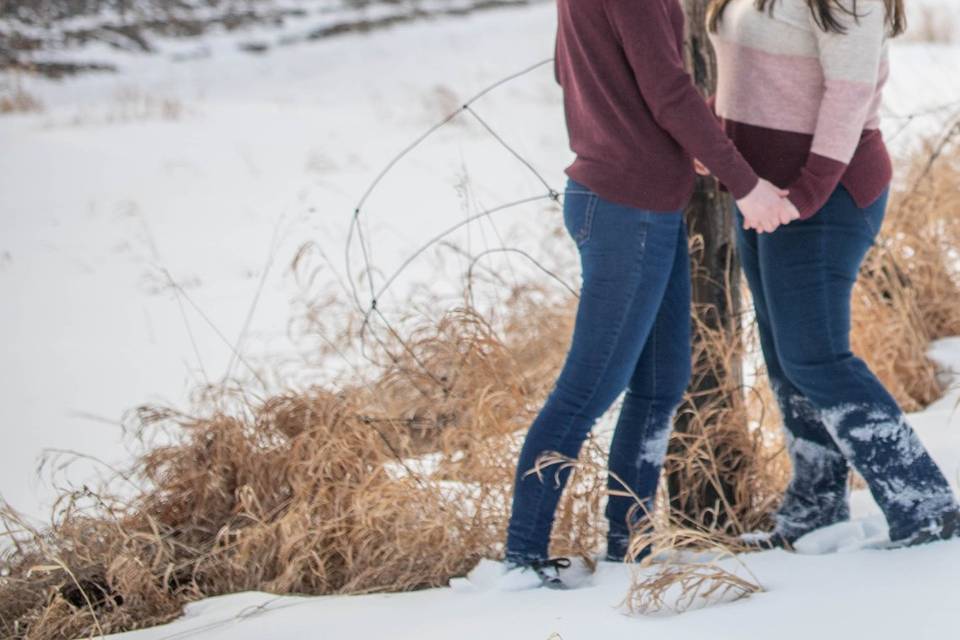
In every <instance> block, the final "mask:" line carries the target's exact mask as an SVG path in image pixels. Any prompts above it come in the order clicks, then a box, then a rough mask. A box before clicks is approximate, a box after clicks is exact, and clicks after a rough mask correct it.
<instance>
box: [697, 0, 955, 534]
mask: <svg viewBox="0 0 960 640" xmlns="http://www.w3.org/2000/svg"><path fill="white" fill-rule="evenodd" d="M709 9H710V10H709V12H708V26H709V30H710V31H711V33H712V38H711V39H712V42H713V46H714V49H715V50H716V54H717V63H718V86H717V94H716V99H715V110H716V114H717V115H718V116H719V117H720V118H721V119H722V121H723V123H724V126H725V128H726V131H727V133H728V134H729V135H730V137H731V138H732V139H733V140H734V142H735V143H736V145H737V147H738V148H739V149H740V152H741V153H742V154H743V156H744V157H745V158H746V160H747V162H748V163H750V165H751V166H752V168H753V169H754V170H755V171H756V172H757V173H758V174H759V175H760V176H762V177H764V178H766V179H768V180H770V181H772V182H773V183H775V184H777V185H780V186H782V187H785V188H786V189H788V190H789V196H788V198H789V200H790V201H791V203H792V204H793V205H794V206H795V207H796V209H797V211H798V213H799V215H800V218H801V220H799V221H797V222H794V223H792V224H790V225H788V226H785V227H781V228H780V229H778V230H777V231H776V232H775V233H772V234H766V235H758V234H757V233H755V232H754V231H752V230H749V229H738V233H737V236H738V237H737V242H738V247H739V249H740V255H741V263H742V265H743V269H744V272H745V274H746V276H747V280H748V283H749V285H750V289H751V292H752V294H753V302H754V306H755V309H756V316H757V323H758V327H759V334H760V342H761V346H762V349H763V354H764V358H765V360H766V364H767V371H768V375H769V377H770V382H771V386H772V387H773V391H774V393H775V395H776V397H777V401H778V403H779V405H780V409H781V414H782V417H783V422H784V427H785V429H786V435H787V445H788V452H789V454H790V457H791V460H792V463H793V477H792V479H791V482H790V484H789V486H788V488H787V491H786V495H785V496H784V500H783V504H782V505H781V507H780V509H779V511H778V513H777V514H776V518H775V523H776V524H775V527H774V529H773V531H771V532H767V533H765V534H763V535H759V536H757V535H752V536H750V539H751V540H753V541H755V542H760V543H762V544H764V545H775V546H785V547H789V546H791V545H792V544H793V543H794V542H795V541H796V540H798V539H799V538H800V537H802V536H803V535H805V534H807V533H810V532H812V531H814V530H815V529H818V528H821V527H825V526H829V525H832V524H835V523H837V522H840V521H843V520H846V519H848V518H849V516H850V509H849V505H848V500H847V487H848V475H849V467H851V466H852V467H853V468H855V469H856V470H857V471H858V472H860V474H861V476H862V477H863V478H864V479H865V480H866V482H867V484H868V486H869V488H870V491H871V492H872V493H873V497H874V498H875V499H876V502H877V504H878V505H879V506H880V508H881V510H882V511H883V513H884V515H885V516H886V519H887V522H888V524H889V526H890V540H891V541H892V542H893V543H895V544H896V545H898V546H899V545H914V544H920V543H924V542H930V541H933V540H938V539H945V538H950V537H954V536H957V535H960V505H958V503H957V499H956V497H955V496H954V494H953V492H952V490H951V488H950V485H949V483H948V482H947V480H946V478H945V477H944V475H943V473H942V472H941V470H940V469H939V468H938V467H937V465H936V463H935V462H934V461H933V460H932V458H931V457H930V455H929V454H928V453H927V451H926V449H925V448H924V446H923V444H922V443H921V442H920V440H919V439H918V438H917V436H916V434H915V433H914V432H913V430H912V429H911V428H910V425H909V424H907V422H906V420H905V419H904V415H903V412H902V411H901V409H900V407H899V406H898V405H897V403H896V401H895V400H894V399H893V397H892V396H891V395H890V394H889V393H888V392H887V390H886V389H884V387H883V385H882V384H881V383H880V381H879V380H878V379H877V378H876V376H875V375H874V374H873V373H872V372H871V371H870V369H869V368H868V367H867V365H866V364H865V363H864V362H863V361H862V360H861V359H859V358H857V357H856V356H854V355H853V354H852V353H851V351H850V323H851V318H850V306H851V305H850V299H851V294H852V288H853V285H854V282H855V281H856V278H857V274H858V272H859V269H860V264H861V262H862V261H863V258H864V256H865V255H866V253H867V251H868V250H869V248H870V246H871V245H872V244H873V242H874V240H875V238H876V236H877V233H878V232H879V230H880V226H881V225H882V223H883V217H884V211H885V208H886V201H887V192H888V188H889V183H890V179H891V173H892V171H891V163H890V157H889V155H888V154H887V150H886V148H885V146H884V143H883V136H882V134H881V132H880V116H879V113H880V103H881V94H882V90H883V86H884V83H885V82H886V79H887V75H888V72H889V64H888V59H887V47H888V40H889V38H890V37H891V36H893V35H897V34H898V33H899V32H900V31H902V30H903V28H904V20H903V5H902V0H859V1H858V0H713V2H712V4H711V6H710V8H709Z"/></svg>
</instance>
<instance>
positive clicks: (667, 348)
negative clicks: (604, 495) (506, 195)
mask: <svg viewBox="0 0 960 640" xmlns="http://www.w3.org/2000/svg"><path fill="white" fill-rule="evenodd" d="M563 216H564V223H565V225H566V227H567V231H568V232H569V233H570V235H571V237H572V238H573V239H574V241H575V242H576V244H577V247H578V249H579V252H580V262H581V269H582V275H583V286H582V289H581V294H580V304H579V307H578V309H577V317H576V324H575V327H574V332H573V343H572V345H571V347H570V351H569V353H568V354H567V358H566V362H565V364H564V366H563V369H562V371H561V373H560V376H559V378H558V380H557V382H556V385H555V386H554V388H553V390H552V392H551V393H550V396H549V398H548V399H547V402H546V404H545V405H544V407H543V409H542V410H541V411H540V414H539V415H538V416H537V418H536V420H534V422H533V425H532V426H531V427H530V430H529V432H528V433H527V437H526V441H525V442H524V444H523V449H522V451H521V453H520V459H519V462H518V465H517V476H516V485H515V490H514V495H513V511H512V514H511V517H510V524H509V527H508V532H507V549H506V556H507V560H509V561H513V562H517V563H526V562H530V561H537V560H544V559H546V558H547V554H548V547H549V542H550V531H551V528H552V526H553V520H554V514H555V511H556V508H557V502H558V501H559V499H560V494H561V492H562V490H563V486H564V484H565V482H566V480H567V476H568V473H567V472H560V473H557V470H556V469H550V470H548V471H547V472H545V473H544V478H543V480H542V481H541V479H540V478H538V477H537V475H536V474H528V473H527V472H528V471H530V470H531V469H533V468H534V466H535V465H536V461H537V458H538V457H539V456H540V455H541V454H543V453H545V452H549V451H556V452H559V453H562V454H564V455H566V456H569V457H571V458H576V457H577V455H578V454H579V452H580V448H581V446H582V445H583V442H584V440H586V438H587V435H588V434H589V432H590V430H591V428H592V427H593V425H594V423H595V422H596V420H597V418H599V417H600V416H601V415H602V414H603V413H604V412H606V411H607V409H609V408H610V406H611V405H613V403H614V402H615V401H616V399H617V398H618V397H619V396H620V394H621V393H622V392H623V391H624V390H626V395H625V397H624V401H623V408H622V410H621V412H620V417H619V421H618V422H617V426H616V431H615V432H614V436H613V442H612V444H611V448H610V471H611V477H610V479H609V484H610V486H611V487H612V488H614V489H619V490H622V487H621V485H620V484H619V483H618V482H617V481H616V480H615V479H614V477H613V476H614V474H615V475H616V476H617V477H619V478H620V479H621V480H623V482H624V483H625V484H626V485H627V486H628V487H629V489H630V490H632V491H633V492H634V493H636V494H637V495H638V496H640V497H641V498H643V499H644V500H645V501H646V504H645V507H647V508H648V509H649V508H650V507H652V504H653V499H654V496H655V494H656V490H657V483H658V480H659V477H660V469H661V467H662V465H663V459H664V456H665V454H666V451H667V442H668V439H669V435H670V431H671V426H672V418H673V414H674V412H675V411H676V408H677V406H678V405H679V404H680V402H681V400H682V398H683V393H684V391H685V390H686V387H687V384H688V383H689V380H690V358H691V355H690V265H689V258H688V254H687V236H686V230H685V227H684V223H683V217H682V215H681V214H680V212H679V211H674V212H653V211H644V210H640V209H634V208H630V207H626V206H622V205H618V204H615V203H612V202H608V201H606V200H603V199H602V198H600V197H599V196H597V195H596V194H595V193H592V192H591V191H590V190H589V189H588V188H586V187H585V186H583V185H580V184H578V183H576V182H574V181H573V180H571V181H569V183H568V185H567V192H566V197H565V200H564V209H563ZM633 504H634V501H633V500H632V499H630V498H625V497H617V496H612V497H610V499H609V502H608V506H607V510H606V515H607V518H608V519H609V522H610V529H609V531H610V532H609V536H608V555H610V556H611V557H614V558H620V557H623V555H624V554H625V552H626V548H627V543H628V541H629V535H630V529H631V527H632V526H636V524H637V522H639V521H640V520H641V519H642V511H639V510H637V509H631V507H632V506H633ZM628 513H629V514H630V517H631V518H632V519H633V520H634V521H635V522H628V521H627V518H628Z"/></svg>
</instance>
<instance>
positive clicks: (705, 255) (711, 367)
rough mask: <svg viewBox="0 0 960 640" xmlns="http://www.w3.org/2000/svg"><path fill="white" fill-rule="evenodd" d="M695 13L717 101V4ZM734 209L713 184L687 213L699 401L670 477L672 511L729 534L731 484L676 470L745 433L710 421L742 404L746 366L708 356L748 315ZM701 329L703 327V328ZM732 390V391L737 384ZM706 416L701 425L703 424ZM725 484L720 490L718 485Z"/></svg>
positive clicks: (678, 443) (694, 1) (702, 187)
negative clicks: (723, 437) (719, 432)
mask: <svg viewBox="0 0 960 640" xmlns="http://www.w3.org/2000/svg"><path fill="white" fill-rule="evenodd" d="M682 1H683V3H684V8H685V10H686V13H687V28H688V33H687V54H688V63H689V65H690V67H689V68H690V70H691V72H692V74H693V78H694V81H695V82H696V84H697V86H698V88H700V90H701V91H702V92H703V93H704V94H705V95H710V94H712V93H713V91H714V89H715V87H716V61H715V60H714V56H713V49H712V47H711V45H710V43H709V40H708V39H707V30H706V20H705V18H706V9H707V5H708V3H709V0H682ZM732 215H733V213H732V209H731V202H730V198H729V196H728V195H727V194H725V193H722V192H720V191H719V189H718V188H717V186H716V183H715V181H714V180H713V179H699V180H698V182H697V189H696V192H695V194H694V196H693V199H692V201H691V203H690V206H689V208H688V209H687V212H686V219H687V224H688V229H689V234H690V237H691V238H694V237H697V236H699V238H700V242H698V243H696V245H697V246H696V249H695V251H694V253H693V304H694V313H695V315H696V320H695V327H696V328H695V331H694V337H693V340H694V354H696V361H695V362H694V375H693V380H692V382H691V388H690V391H691V392H692V393H691V397H692V400H691V401H690V403H689V404H688V405H687V406H685V407H683V408H682V409H681V411H680V412H679V414H678V418H677V422H676V433H677V437H675V438H674V442H673V444H672V447H671V452H672V454H673V455H672V456H671V457H672V458H674V459H673V460H672V461H669V462H668V465H667V469H666V473H667V483H668V488H669V492H670V500H671V506H672V507H673V508H674V509H675V510H676V511H678V512H680V513H682V514H684V516H685V517H686V518H687V519H688V520H689V521H691V523H696V524H699V525H703V526H706V527H712V526H717V525H719V526H723V525H724V524H726V520H727V518H726V516H725V515H724V514H723V512H722V511H721V512H720V513H719V514H714V513H713V512H707V511H705V508H709V507H711V506H713V505H715V504H720V503H722V500H721V497H723V496H726V497H727V498H728V499H729V500H730V501H731V502H735V500H734V496H736V495H737V491H736V487H735V486H733V484H732V482H731V481H730V479H729V477H721V478H715V479H714V481H711V482H704V481H703V480H702V479H700V478H697V479H696V481H694V482H691V475H692V474H691V473H690V469H689V468H688V467H687V468H684V467H683V465H679V464H678V463H677V462H676V458H680V457H683V456H684V455H686V454H688V453H689V452H688V451H686V450H685V448H686V447H687V446H689V445H690V444H691V443H692V441H693V440H692V438H690V437H689V436H694V435H695V432H700V430H702V429H713V428H715V427H716V428H719V427H721V426H722V428H724V429H729V428H742V429H744V430H745V429H746V428H747V427H746V424H743V425H730V424H723V425H715V424H709V420H708V421H707V423H704V422H703V420H702V416H704V415H707V416H710V415H718V414H719V415H720V416H726V417H729V415H730V414H729V413H728V412H724V411H717V409H718V407H723V406H726V405H729V403H732V402H734V398H732V397H731V396H730V393H731V392H733V393H739V391H733V390H736V389H738V388H739V386H740V382H739V380H740V377H741V371H740V368H739V366H737V365H736V364H734V365H733V366H731V363H729V362H722V361H720V355H719V354H717V353H716V352H715V350H711V349H710V348H708V346H709V343H708V340H709V338H710V336H709V335H706V334H712V335H713V336H714V339H715V337H716V334H715V333H714V332H717V331H724V332H730V333H729V334H728V335H735V333H736V323H737V322H739V318H740V311H741V296H740V268H739V262H738V260H737V256H736V251H735V244H734V238H733V226H732V225H733V223H732ZM697 325H699V327H698V326H697ZM731 382H732V384H731ZM695 412H700V413H699V415H700V416H701V419H699V420H698V419H695V417H694V416H695V415H696V414H695ZM717 480H719V482H718V481H717Z"/></svg>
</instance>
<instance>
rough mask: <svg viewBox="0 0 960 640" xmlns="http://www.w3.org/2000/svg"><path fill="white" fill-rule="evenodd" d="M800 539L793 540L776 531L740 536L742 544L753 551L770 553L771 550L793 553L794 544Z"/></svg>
mask: <svg viewBox="0 0 960 640" xmlns="http://www.w3.org/2000/svg"><path fill="white" fill-rule="evenodd" d="M799 539H800V538H792V537H791V536H788V535H786V534H785V533H782V532H780V531H777V530H776V529H774V530H773V531H770V532H763V533H746V534H744V535H742V536H740V542H741V544H743V545H744V546H745V547H747V548H748V549H750V550H752V551H770V550H771V549H783V550H784V551H793V550H794V549H793V543H794V542H796V541H797V540H799Z"/></svg>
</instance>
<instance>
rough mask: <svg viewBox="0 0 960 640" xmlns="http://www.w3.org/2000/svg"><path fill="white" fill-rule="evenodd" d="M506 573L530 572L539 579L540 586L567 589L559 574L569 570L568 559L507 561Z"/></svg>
mask: <svg viewBox="0 0 960 640" xmlns="http://www.w3.org/2000/svg"><path fill="white" fill-rule="evenodd" d="M506 565H507V571H508V572H509V571H520V572H524V571H530V572H533V573H534V574H535V575H536V576H537V578H539V579H540V584H541V585H543V586H544V587H546V588H547V589H558V590H562V589H569V588H570V587H569V586H567V584H566V583H565V582H564V581H563V579H561V577H560V572H561V570H563V569H569V568H570V565H571V563H570V559H569V558H551V559H549V560H530V561H527V562H512V561H509V560H508V561H507V562H506Z"/></svg>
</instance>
